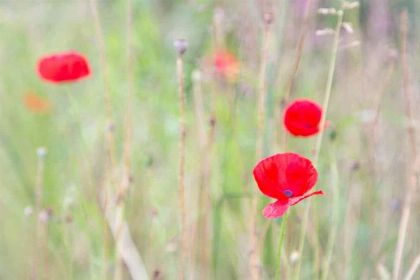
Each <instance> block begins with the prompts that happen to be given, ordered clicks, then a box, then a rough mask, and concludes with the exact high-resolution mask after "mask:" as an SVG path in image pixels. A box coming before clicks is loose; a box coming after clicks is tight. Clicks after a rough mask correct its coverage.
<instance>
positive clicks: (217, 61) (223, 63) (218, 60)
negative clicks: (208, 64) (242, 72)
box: [213, 50, 239, 80]
mask: <svg viewBox="0 0 420 280" xmlns="http://www.w3.org/2000/svg"><path fill="white" fill-rule="evenodd" d="M213 63H214V67H215V69H216V73H217V74H219V75H221V76H223V77H224V78H227V79H229V80H234V79H235V78H236V76H237V75H238V72H239V61H238V60H237V59H236V57H235V55H233V54H232V53H230V52H229V51H226V50H222V51H218V52H216V53H215V55H214V57H213Z"/></svg>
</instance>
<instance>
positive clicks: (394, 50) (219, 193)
mask: <svg viewBox="0 0 420 280" xmlns="http://www.w3.org/2000/svg"><path fill="white" fill-rule="evenodd" d="M305 2H306V1H305V0H299V1H298V0H296V1H287V0H282V1H262V0H257V1H251V0H245V1H242V0H233V1H228V0H225V1H222V0H220V1H207V0H195V1H194V0H189V1H175V0H174V1H167V0H158V1H150V0H149V1H146V0H132V9H131V14H132V23H131V24H129V23H127V2H126V1H98V3H97V6H98V12H99V16H100V24H101V28H102V32H103V38H104V46H105V59H106V67H104V65H103V64H102V62H101V57H100V46H99V44H98V34H97V32H96V31H95V22H94V17H93V15H92V11H91V7H90V4H89V1H80V0H76V1H60V0H37V1H35V0H34V1H29V0H24V1H1V2H0V38H1V40H0V73H1V76H0V79H1V82H0V252H1V253H0V279H33V278H32V277H33V275H34V268H33V267H34V262H35V263H36V261H37V259H38V260H40V259H41V260H40V263H39V264H38V265H39V267H38V269H39V270H43V269H44V272H43V273H44V274H43V275H44V276H43V277H44V278H45V279H102V276H103V275H112V271H113V270H114V268H115V260H114V255H115V251H114V245H113V239H112V236H111V234H110V233H109V231H108V230H107V225H106V223H105V221H104V219H103V214H102V211H101V208H100V206H99V202H98V201H99V199H100V198H99V197H100V193H101V189H102V187H103V184H104V183H103V182H104V181H106V180H107V176H110V174H104V162H105V158H106V156H105V140H104V131H105V130H106V129H107V127H108V124H107V118H106V117H107V116H106V110H105V106H104V99H103V95H104V92H105V91H106V90H108V91H109V92H110V95H111V99H112V113H113V114H112V119H113V130H114V135H115V137H116V155H117V156H116V158H117V164H116V167H115V170H114V171H113V172H115V173H116V174H118V173H119V172H121V169H122V166H123V163H122V149H123V143H124V119H125V116H126V113H127V110H126V108H127V102H132V105H133V121H134V130H133V147H132V161H133V164H132V168H131V169H132V177H133V183H132V186H131V188H130V191H129V194H128V196H127V198H126V211H125V218H126V220H127V222H128V224H129V227H130V231H131V235H132V237H133V240H134V242H135V244H136V246H137V248H138V249H139V252H140V254H141V256H142V257H143V260H144V265H145V268H146V270H147V271H148V273H149V276H150V278H151V279H176V278H177V274H176V273H177V269H178V248H177V246H176V244H177V239H178V237H179V236H178V233H179V227H178V222H177V221H178V208H179V206H178V194H177V164H178V100H177V98H178V95H177V87H176V71H175V69H176V68H175V59H176V53H175V50H174V48H173V41H174V39H177V38H186V39H187V40H188V44H189V46H188V51H187V53H186V55H185V67H186V93H187V147H188V149H187V177H186V181H187V190H188V192H187V201H188V203H187V204H188V224H189V225H191V231H192V232H193V229H192V228H194V226H195V224H196V222H197V220H199V219H200V216H199V213H201V212H200V211H203V209H200V207H201V206H200V204H199V201H198V195H199V194H198V192H199V191H198V189H199V188H198V186H199V185H200V184H201V183H200V172H201V171H200V168H201V166H202V165H203V158H207V159H210V161H211V162H210V166H211V177H210V179H209V180H210V182H208V184H207V186H208V187H209V190H208V192H209V195H210V196H211V202H212V207H211V208H208V209H204V211H208V213H207V214H208V215H209V217H210V220H209V226H210V229H211V230H210V237H209V242H208V244H207V246H208V249H209V250H210V252H211V260H210V270H209V271H206V270H204V269H203V268H202V267H201V265H202V264H200V262H195V261H191V264H190V268H189V270H190V271H189V277H190V278H191V279H244V278H246V276H247V255H248V252H247V250H248V245H249V244H248V241H247V234H248V233H247V232H248V220H249V215H250V211H249V203H250V199H249V198H250V196H251V195H252V194H253V193H254V188H255V186H254V184H253V182H252V172H251V171H252V168H253V166H254V165H255V163H256V159H255V155H254V154H255V137H256V135H255V133H256V132H255V131H256V120H255V119H256V117H255V115H256V112H255V104H256V101H255V100H256V92H257V85H258V71H259V70H258V69H259V63H260V58H261V55H260V48H261V36H262V22H261V14H262V12H263V10H264V9H269V10H270V11H272V12H273V13H274V18H275V20H274V24H273V28H272V31H273V32H272V34H271V36H270V41H269V58H268V73H267V93H268V101H267V127H266V133H265V142H264V143H265V150H264V154H265V155H270V154H273V153H276V152H281V150H280V148H279V145H278V142H277V140H278V139H277V138H278V134H282V133H283V129H282V123H281V119H280V117H279V115H276V112H277V110H281V109H282V108H283V107H282V106H284V104H283V103H282V98H283V96H284V94H285V88H286V86H287V83H288V81H289V77H290V73H291V71H292V70H291V69H292V65H293V63H294V61H295V57H296V46H297V44H298V40H299V36H300V34H301V32H302V30H303V26H304V16H303V15H304V7H305ZM339 5H340V2H339V1H324V0H312V7H311V10H310V11H309V18H308V31H307V35H306V37H305V38H306V39H305V44H304V49H303V53H302V60H301V63H300V67H299V70H298V72H297V75H296V77H295V81H294V86H293V90H292V98H296V97H306V98H312V99H314V100H316V101H318V102H319V103H321V102H322V98H323V92H324V88H325V83H326V77H327V71H328V61H329V57H330V54H331V44H332V36H316V35H315V33H316V30H320V29H324V28H334V26H335V21H336V18H335V17H334V16H323V15H319V14H318V13H317V9H318V8H321V7H335V8H338V7H339ZM404 9H407V10H408V13H409V30H410V31H409V46H408V50H409V56H410V60H409V62H410V73H411V79H410V82H411V90H412V91H413V94H414V100H413V104H412V105H413V107H414V108H417V107H418V105H420V94H419V87H418V85H419V77H418V73H419V72H420V68H419V67H420V61H419V59H420V57H419V55H418V54H419V51H420V50H419V48H420V44H419V36H420V33H419V31H418V30H419V29H418V27H419V25H420V16H419V9H420V3H419V1H417V0H405V1H403V0H396V1H390V0H370V1H367V0H363V1H360V8H358V9H354V10H349V11H346V13H345V19H344V20H345V22H349V23H351V26H352V29H353V33H352V34H350V33H349V32H345V31H343V32H342V37H341V42H340V44H341V45H340V49H339V55H338V61H337V66H336V70H337V71H336V77H335V82H334V88H333V96H332V100H331V104H330V111H329V112H328V120H329V121H330V122H331V124H330V127H329V128H328V129H327V131H326V136H327V137H325V141H324V143H323V148H322V152H321V158H320V162H319V164H318V169H319V173H320V178H319V183H318V186H319V187H321V188H322V189H324V190H325V191H326V193H327V195H326V196H325V197H317V198H314V199H313V202H312V212H311V223H310V227H309V229H310V230H309V231H310V233H309V234H308V237H307V249H306V250H305V251H304V253H303V254H301V255H298V256H297V257H298V258H299V259H300V260H302V273H301V279H318V278H320V277H321V276H320V275H321V274H322V273H323V272H322V271H324V270H323V266H324V265H325V262H326V261H327V258H328V254H329V253H332V255H331V256H332V257H331V256H329V257H330V258H331V262H330V264H329V277H328V278H329V279H387V278H385V277H386V275H387V273H388V272H389V273H390V272H391V271H392V264H393V258H394V252H395V246H396V240H397V234H398V226H399V219H400V216H401V205H402V201H403V198H404V194H405V189H406V182H407V179H406V178H407V170H408V166H409V165H410V161H409V160H408V158H409V154H408V150H407V146H408V145H407V141H408V140H407V139H406V138H407V137H406V132H405V131H406V130H405V126H406V119H405V116H404V113H403V112H404V109H403V94H402V84H401V80H402V79H401V66H400V65H401V63H400V43H401V42H400V31H399V30H400V27H399V21H400V13H401V11H402V10H404ZM218 18H219V20H220V21H221V27H222V31H221V34H222V38H223V41H224V47H225V48H226V49H228V50H229V51H230V52H231V53H233V54H234V55H235V56H236V57H237V59H238V60H239V62H240V73H239V75H238V77H237V78H236V79H235V80H234V81H222V80H220V79H219V78H217V77H215V76H214V73H213V72H214V70H213V64H212V61H213V60H212V59H213V55H214V53H215V52H216V51H217V46H216V43H215V21H217V19H218ZM129 30H131V31H129ZM130 32H131V33H130ZM127 34H131V35H130V36H131V44H130V45H127V36H128V35H127ZM128 49H129V50H130V51H128ZM66 50H77V51H79V52H81V53H83V54H85V55H86V56H87V57H88V58H89V61H90V63H91V66H92V73H93V74H92V76H91V77H90V78H89V79H86V80H83V81H80V82H78V83H73V84H66V85H55V84H48V83H45V82H43V81H41V80H40V79H39V77H38V76H37V73H36V63H37V60H38V59H39V57H41V56H43V55H46V54H49V53H55V52H61V51H66ZM128 54H130V55H129V56H128ZM130 65H131V66H130ZM129 67H132V69H133V72H132V73H133V93H134V99H132V100H131V101H129V99H128V88H129V87H130V84H129V83H130V82H129V77H128V72H129V70H128V69H129ZM197 69H198V70H200V73H201V76H200V77H201V80H200V81H201V83H202V84H201V87H202V94H203V96H204V115H205V123H206V126H207V124H208V123H210V122H211V121H215V123H216V124H215V138H214V139H215V140H214V150H212V151H211V155H210V157H203V153H206V152H207V151H206V150H203V149H202V147H201V146H200V143H199V141H197V139H198V135H197V132H198V130H199V129H198V128H197V125H199V124H197V115H196V111H195V107H194V106H195V105H194V104H195V103H194V102H195V100H194V79H193V78H192V75H193V72H194V71H195V70H197ZM28 93H35V94H37V95H38V96H41V97H42V98H44V99H45V100H48V102H49V104H50V107H51V109H50V111H49V112H47V113H44V114H38V113H34V112H32V111H31V110H28V108H27V107H26V106H25V103H24V102H23V100H24V98H25V96H26V95H27V94H28ZM379 105H380V106H379ZM378 108H379V109H378ZM376 114H378V115H377V116H378V117H377V118H375V116H376ZM419 119H420V116H419V113H418V110H415V120H416V125H417V127H418V120H419ZM206 129H207V128H206ZM314 145H315V139H313V138H310V139H292V138H290V137H289V139H288V148H289V150H293V151H296V152H299V153H301V154H303V155H305V156H307V157H312V156H313V155H312V152H313V147H314ZM39 147H45V148H46V149H47V155H46V157H45V173H44V175H43V178H44V183H43V197H42V202H41V205H42V209H44V210H48V211H47V212H48V217H49V218H48V219H47V222H45V225H44V226H45V232H46V234H45V236H46V240H45V243H44V247H43V249H42V252H40V251H39V250H38V249H37V248H36V247H35V245H34V244H35V243H36V240H35V238H36V237H35V231H36V230H35V227H36V219H38V218H39V217H38V215H39V213H35V212H36V211H35V210H36V209H35V208H34V207H35V185H36V176H37V175H36V174H37V166H39V165H38V164H39V163H37V162H38V159H37V152H36V151H37V149H38V148H39ZM209 152H210V151H209ZM417 187H418V186H417ZM417 190H418V188H417ZM418 193H419V192H418V191H417V193H416V195H415V197H414V199H413V205H412V207H413V208H412V216H411V220H410V221H411V223H410V226H409V230H408V232H407V241H406V246H405V248H406V250H405V254H404V259H403V268H404V269H403V271H404V272H405V271H407V270H408V269H409V267H410V265H411V263H412V261H413V259H414V257H415V256H417V255H418V254H419V252H420V239H419V238H418V234H419V232H420V224H419V220H420V214H419V213H420V211H419V210H420V208H419V207H420V205H419V199H418V198H419V197H418ZM265 202H266V201H265ZM302 204H303V203H302ZM262 206H263V203H262V202H261V207H259V208H262ZM304 208H305V207H304V206H303V205H299V206H297V207H294V209H292V210H291V215H290V218H289V225H288V228H287V233H286V244H285V253H284V254H283V256H284V260H283V261H282V263H283V266H284V267H282V270H281V271H282V273H283V274H282V275H283V277H284V279H291V278H290V277H291V275H292V274H293V270H294V266H295V265H296V264H295V262H296V260H295V258H296V250H297V247H298V242H299V232H300V228H301V222H302V216H303V213H304ZM34 211H35V212H34ZM258 219H259V220H258V223H259V224H260V226H261V227H260V228H261V232H260V233H265V232H264V229H265V226H266V225H267V224H266V221H264V220H263V219H262V217H260V216H259V217H258ZM279 225H280V221H276V222H275V223H273V224H272V225H271V226H270V228H269V230H268V231H267V232H266V235H265V239H264V242H263V271H264V274H263V275H264V278H265V279H272V278H273V277H274V273H275V269H276V267H277V264H278V259H277V257H278V252H277V245H276V244H277V242H278V237H279ZM192 237H193V238H194V239H192V240H191V242H192V243H194V242H197V240H198V239H200V236H195V237H194V236H193V235H192ZM331 240H332V241H331ZM329 242H333V244H334V246H333V248H330V247H329V244H330V243H329ZM194 244H195V243H194ZM329 248H330V249H329ZM329 250H331V251H329ZM298 253H300V252H298ZM293 254H295V255H293ZM191 259H194V256H192V257H191ZM200 273H204V274H200ZM418 273H419V272H418ZM418 273H417V274H416V275H419V274H418ZM384 275H385V276H384ZM43 277H41V278H40V279H43ZM124 277H127V278H128V277H129V276H128V273H127V272H125V275H124ZM109 278H111V276H109Z"/></svg>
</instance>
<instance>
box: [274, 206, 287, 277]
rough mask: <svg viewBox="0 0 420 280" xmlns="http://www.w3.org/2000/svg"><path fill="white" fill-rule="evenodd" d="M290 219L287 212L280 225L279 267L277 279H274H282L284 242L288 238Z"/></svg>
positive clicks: (277, 268)
mask: <svg viewBox="0 0 420 280" xmlns="http://www.w3.org/2000/svg"><path fill="white" fill-rule="evenodd" d="M288 218H289V212H286V213H285V214H284V216H283V219H282V221H281V225H280V240H279V246H278V253H277V255H278V265H277V267H276V273H275V277H274V279H282V277H281V275H280V271H281V257H282V253H283V244H284V240H285V236H286V225H287V220H288Z"/></svg>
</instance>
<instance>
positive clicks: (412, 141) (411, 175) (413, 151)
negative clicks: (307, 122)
mask: <svg viewBox="0 0 420 280" xmlns="http://www.w3.org/2000/svg"><path fill="white" fill-rule="evenodd" d="M400 23H401V31H400V32H401V67H402V71H403V73H402V74H403V76H402V77H403V81H402V86H403V94H404V105H405V116H406V120H407V121H408V125H407V137H408V141H409V149H410V150H409V153H410V164H409V165H408V166H409V171H408V178H407V187H406V191H405V198H404V205H403V211H402V214H401V220H400V226H399V229H398V241H397V247H396V249H395V257H394V270H393V274H392V279H394V280H397V279H399V278H400V273H401V262H402V259H403V255H404V245H405V240H406V236H407V229H408V224H409V220H410V214H411V200H412V198H413V197H414V193H415V189H416V186H417V183H418V178H417V176H418V174H417V173H418V168H419V166H418V165H419V162H418V161H419V160H420V159H419V158H418V154H417V148H416V143H417V142H416V130H415V125H414V119H413V111H412V101H413V96H412V91H411V89H410V71H409V64H408V51H407V44H408V40H407V37H408V13H407V10H404V11H403V12H402V13H401V22H400Z"/></svg>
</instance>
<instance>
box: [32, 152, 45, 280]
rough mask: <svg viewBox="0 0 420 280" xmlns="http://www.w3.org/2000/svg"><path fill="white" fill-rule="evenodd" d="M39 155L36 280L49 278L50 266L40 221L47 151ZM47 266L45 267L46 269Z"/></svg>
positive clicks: (35, 257)
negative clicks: (41, 269)
mask: <svg viewBox="0 0 420 280" xmlns="http://www.w3.org/2000/svg"><path fill="white" fill-rule="evenodd" d="M36 154H37V169H36V175H35V213H36V215H35V219H36V222H35V224H36V232H35V254H36V255H35V256H34V264H33V265H34V266H33V268H32V269H33V277H34V279H42V278H44V277H47V275H46V271H47V270H48V266H47V263H46V258H47V257H46V254H47V253H46V251H45V250H46V246H45V244H44V242H45V236H44V224H42V221H41V219H40V214H41V211H42V210H41V209H42V194H43V184H44V169H45V154H46V149H45V148H44V147H40V148H38V149H37V151H36ZM44 265H45V267H44ZM41 267H44V271H43V272H42V273H41V272H39V268H41Z"/></svg>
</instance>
